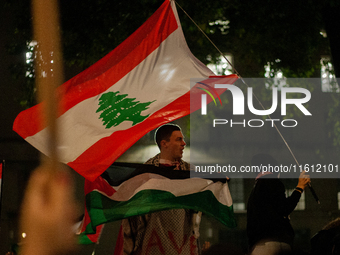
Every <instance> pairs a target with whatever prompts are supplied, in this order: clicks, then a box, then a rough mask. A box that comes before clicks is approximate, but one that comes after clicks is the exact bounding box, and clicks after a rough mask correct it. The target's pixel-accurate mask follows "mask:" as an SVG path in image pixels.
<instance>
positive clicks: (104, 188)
mask: <svg viewBox="0 0 340 255" xmlns="http://www.w3.org/2000/svg"><path fill="white" fill-rule="evenodd" d="M95 189H96V190H98V191H100V192H103V193H104V194H106V195H107V196H112V195H113V194H114V193H115V192H116V190H115V189H114V188H112V186H111V185H110V184H109V183H108V182H107V181H105V180H104V179H103V178H102V177H100V176H99V177H98V178H96V179H95V180H94V181H93V182H91V181H89V180H85V184H84V193H85V195H87V194H88V193H90V192H92V191H93V190H95Z"/></svg>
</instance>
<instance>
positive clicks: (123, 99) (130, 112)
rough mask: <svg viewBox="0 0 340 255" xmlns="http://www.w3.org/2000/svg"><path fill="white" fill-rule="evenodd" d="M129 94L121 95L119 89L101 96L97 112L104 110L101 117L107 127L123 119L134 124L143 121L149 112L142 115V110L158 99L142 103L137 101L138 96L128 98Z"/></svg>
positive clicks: (119, 122) (117, 123) (116, 124)
mask: <svg viewBox="0 0 340 255" xmlns="http://www.w3.org/2000/svg"><path fill="white" fill-rule="evenodd" d="M127 96H128V95H127V94H122V95H119V91H117V92H107V93H105V94H103V95H102V96H101V97H100V98H99V108H98V109H97V111H96V112H102V113H101V114H100V117H99V118H100V119H102V121H103V122H104V125H105V126H106V128H110V127H112V126H114V127H115V126H118V125H119V124H121V123H122V122H123V121H132V126H134V125H136V124H137V123H139V122H142V121H143V120H144V119H146V118H147V117H148V116H149V114H148V115H146V116H142V115H141V113H142V111H144V110H146V109H148V106H149V105H150V104H151V103H153V102H154V101H156V100H154V101H152V102H146V103H140V102H139V101H135V99H136V98H127Z"/></svg>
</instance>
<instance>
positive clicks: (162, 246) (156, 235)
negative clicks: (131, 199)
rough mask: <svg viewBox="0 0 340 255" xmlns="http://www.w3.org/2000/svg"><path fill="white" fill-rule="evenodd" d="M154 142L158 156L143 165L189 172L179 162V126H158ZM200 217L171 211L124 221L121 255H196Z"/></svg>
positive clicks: (189, 211) (199, 214)
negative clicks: (122, 251) (122, 253)
mask: <svg viewBox="0 0 340 255" xmlns="http://www.w3.org/2000/svg"><path fill="white" fill-rule="evenodd" d="M155 140H156V143H157V145H158V147H159V149H160V153H159V154H157V155H156V156H155V157H153V158H151V159H149V160H148V161H147V162H146V164H152V165H155V166H162V167H167V166H168V167H171V166H173V167H174V169H175V170H190V165H189V164H188V163H187V162H185V161H183V160H182V155H183V150H184V147H185V145H186V143H185V141H184V137H183V134H182V132H181V129H180V127H179V126H177V125H173V124H166V125H163V126H161V127H160V128H158V129H157V131H156V134H155ZM200 216H201V213H195V212H194V211H193V210H185V209H173V210H167V211H160V212H156V213H152V214H146V215H142V216H136V217H131V218H128V219H124V220H123V221H122V226H123V232H124V254H145V255H147V254H150V255H151V254H155V255H156V254H157V255H158V254H188V255H189V254H198V249H199V247H198V237H199V223H200Z"/></svg>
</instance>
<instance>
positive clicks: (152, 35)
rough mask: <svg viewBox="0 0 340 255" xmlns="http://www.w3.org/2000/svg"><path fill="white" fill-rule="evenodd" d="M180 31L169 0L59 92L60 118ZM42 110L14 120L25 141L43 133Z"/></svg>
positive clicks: (112, 83)
mask: <svg viewBox="0 0 340 255" xmlns="http://www.w3.org/2000/svg"><path fill="white" fill-rule="evenodd" d="M177 28H178V24H177V21H176V18H175V16H174V13H173V11H172V8H171V5H170V1H169V0H166V1H165V2H164V3H163V4H162V6H161V7H160V8H159V9H158V10H157V11H156V12H155V13H154V14H153V15H152V16H151V17H150V18H149V19H148V20H147V21H146V22H145V23H144V24H143V25H142V26H141V27H140V28H139V29H137V30H136V31H135V32H134V33H133V34H132V35H131V36H129V37H128V38H127V39H126V40H125V41H124V42H123V43H121V44H120V45H119V46H118V47H117V48H115V49H114V50H113V51H111V52H110V53H109V54H108V55H106V56H105V57H104V58H102V59H101V60H99V61H98V62H96V63H95V64H94V65H92V66H91V67H89V68H88V69H86V70H84V71H83V72H82V73H80V74H79V75H77V76H75V77H73V78H72V79H70V80H69V81H67V82H65V83H64V84H63V85H61V86H60V87H59V88H58V89H57V93H58V95H59V94H60V95H62V96H61V100H60V101H61V102H60V105H61V106H62V107H61V110H60V112H59V116H60V115H62V114H63V113H65V112H66V111H67V110H69V109H71V108H72V107H73V106H75V105H76V104H78V103H80V102H82V101H83V100H85V99H88V98H90V97H93V96H96V95H98V94H100V93H102V92H104V91H105V90H107V89H108V88H110V87H111V86H113V85H114V84H115V83H116V82H117V81H119V80H120V79H121V78H123V77H124V76H125V75H126V74H127V73H129V72H130V71H131V70H132V69H134V68H135V67H136V66H137V65H139V64H140V63H141V62H142V61H143V60H144V59H145V58H146V57H147V56H148V55H150V54H151V53H152V52H153V51H154V50H156V49H157V48H158V47H159V45H160V44H161V43H162V42H163V41H164V40H165V39H166V38H167V37H168V36H169V35H170V34H172V33H173V32H174V31H175V30H176V29H177ZM42 107H43V105H42V104H38V105H36V106H34V107H32V108H30V109H27V110H26V111H23V112H21V113H20V114H19V115H18V117H17V118H16V119H15V121H14V124H13V130H14V131H16V132H17V133H18V134H20V136H22V137H23V138H24V139H25V138H26V137H28V136H32V135H34V134H36V133H37V132H39V131H41V130H42V129H43V128H44V127H45V126H44V124H43V122H42V121H41V117H40V112H41V111H42V109H43V108H42ZM32 120H33V121H32Z"/></svg>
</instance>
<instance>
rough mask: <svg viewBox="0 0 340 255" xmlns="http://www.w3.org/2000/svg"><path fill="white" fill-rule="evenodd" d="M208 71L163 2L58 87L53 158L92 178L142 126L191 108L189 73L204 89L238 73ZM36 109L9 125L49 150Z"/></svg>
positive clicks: (169, 3) (171, 5)
mask: <svg viewBox="0 0 340 255" xmlns="http://www.w3.org/2000/svg"><path fill="white" fill-rule="evenodd" d="M212 75H214V74H213V73H212V72H211V71H210V70H209V69H208V68H207V67H206V66H205V65H204V64H203V63H201V62H200V61H199V60H198V59H196V58H195V57H194V56H193V55H192V53H191V52H190V50H189V48H188V46H187V44H186V41H185V38H184V35H183V32H182V29H181V26H180V21H179V18H178V15H177V11H176V7H175V2H174V1H169V0H166V1H165V2H164V3H163V4H162V5H161V7H160V8H159V9H158V10H157V11H156V12H155V13H154V14H153V15H152V16H151V17H150V18H149V19H148V20H147V21H146V22H145V23H144V24H143V25H142V26H141V27H140V28H139V29H138V30H136V31H135V32H134V33H133V34H132V35H131V36H130V37H128V38H127V39H126V40H125V41H124V42H123V43H121V44H120V45H119V46H118V47H117V48H116V49H114V50H113V51H112V52H110V53H109V54H108V55H106V56H105V57H104V58H102V59H101V60H99V61H98V62H97V63H95V64H94V65H92V66H91V67H89V68H88V69H86V70H85V71H83V72H82V73H80V74H78V75H77V76H75V77H74V78H72V79H70V80H69V81H67V82H65V83H64V84H63V85H61V86H60V87H59V88H58V89H57V91H56V93H57V95H58V96H59V98H61V99H60V110H59V112H58V119H57V124H58V127H59V134H58V135H59V143H58V144H59V145H58V152H59V157H60V161H61V162H63V163H65V164H67V165H69V166H70V167H71V168H73V169H74V170H75V171H77V172H78V173H79V174H81V175H82V176H84V177H85V178H86V179H88V180H92V181H93V180H95V179H96V177H98V176H99V175H100V174H101V173H102V172H104V171H105V169H107V168H108V167H109V166H110V165H111V164H112V163H113V162H114V161H115V160H116V159H117V158H118V157H119V156H121V155H122V154H123V153H124V152H125V151H126V150H127V149H128V148H130V147H131V146H132V145H133V144H134V143H135V142H136V141H138V140H139V139H140V138H141V137H142V136H143V135H145V134H146V133H147V132H149V131H151V130H153V129H155V128H157V127H158V126H160V125H162V124H165V123H168V122H171V121H173V120H176V119H178V118H181V117H183V116H185V115H187V114H189V113H190V78H201V82H202V83H204V84H205V85H209V86H210V87H211V88H213V84H212V80H215V83H216V80H218V81H219V82H218V83H224V84H226V83H227V84H232V83H233V82H234V81H235V80H236V79H237V76H236V75H231V76H229V77H227V78H216V79H208V78H209V77H210V76H212ZM194 88H195V87H194ZM222 92H223V90H217V93H222ZM202 93H204V92H203V91H202V90H201V89H197V95H198V96H199V95H200V94H202ZM191 96H193V94H192V93H191ZM215 96H216V95H215ZM217 96H218V95H217ZM42 108H43V104H38V105H36V106H34V107H32V108H30V109H27V110H26V111H23V112H21V113H20V114H19V115H18V116H17V118H16V119H15V121H14V125H13V130H14V131H16V132H17V133H18V134H19V135H20V136H22V137H23V138H24V139H25V140H26V141H27V142H29V143H30V144H31V145H33V146H34V147H35V148H37V149H38V150H39V151H41V152H42V153H44V154H46V155H47V156H48V153H49V150H48V142H47V132H48V131H47V128H46V126H44V125H45V124H42V123H43V122H42V120H41V118H42V117H41V113H42ZM199 108H200V105H197V107H196V108H195V107H193V108H192V109H191V110H192V111H194V110H197V109H199Z"/></svg>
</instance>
